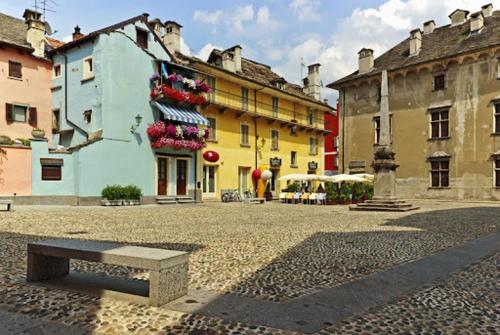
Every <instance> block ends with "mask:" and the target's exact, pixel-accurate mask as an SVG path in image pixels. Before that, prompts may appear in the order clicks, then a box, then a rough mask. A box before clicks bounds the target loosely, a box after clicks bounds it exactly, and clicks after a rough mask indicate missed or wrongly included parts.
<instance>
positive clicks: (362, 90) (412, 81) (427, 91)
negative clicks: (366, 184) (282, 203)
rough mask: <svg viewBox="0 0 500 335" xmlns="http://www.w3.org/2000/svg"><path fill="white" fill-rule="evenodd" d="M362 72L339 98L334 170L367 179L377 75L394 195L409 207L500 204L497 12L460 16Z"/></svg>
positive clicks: (369, 59)
mask: <svg viewBox="0 0 500 335" xmlns="http://www.w3.org/2000/svg"><path fill="white" fill-rule="evenodd" d="M450 20H451V22H450V24H448V25H446V26H443V27H436V26H435V23H434V21H429V22H426V23H424V26H423V30H420V29H415V30H413V31H411V32H410V36H409V38H407V39H406V40H404V41H402V42H401V43H399V44H397V45H396V46H394V47H393V48H392V49H390V50H389V51H387V52H386V53H384V54H383V55H381V56H380V57H378V58H377V59H374V58H373V50H370V49H362V50H361V51H360V52H359V69H358V71H356V72H354V73H352V74H351V75H348V76H347V77H345V78H342V79H340V80H337V81H335V82H333V83H331V84H329V85H328V87H330V88H333V89H336V90H338V91H339V106H340V108H339V110H340V113H341V114H340V127H341V133H340V136H339V138H340V141H341V145H340V147H341V148H342V152H341V153H340V157H339V158H340V170H341V171H342V170H343V172H345V173H349V172H351V173H352V172H361V171H366V172H372V171H373V169H372V168H371V162H372V160H373V150H374V146H377V142H378V137H379V135H380V119H379V115H378V114H379V110H380V102H379V101H380V78H381V71H382V70H387V71H388V75H389V108H390V112H391V136H392V144H393V149H394V151H395V152H396V161H397V163H398V164H399V165H400V167H399V168H398V170H397V192H398V196H400V197H407V198H449V199H485V200H486V199H488V200H491V199H495V200H500V11H493V7H492V6H491V5H486V6H483V7H482V9H481V10H480V11H478V12H476V13H473V14H471V15H469V12H467V11H464V10H456V11H454V12H453V13H452V14H451V15H450Z"/></svg>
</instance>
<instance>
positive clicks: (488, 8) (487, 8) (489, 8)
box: [481, 3, 493, 17]
mask: <svg viewBox="0 0 500 335" xmlns="http://www.w3.org/2000/svg"><path fill="white" fill-rule="evenodd" d="M481 12H483V16H484V17H488V16H491V15H492V14H493V4H491V3H489V4H487V5H484V6H482V7H481Z"/></svg>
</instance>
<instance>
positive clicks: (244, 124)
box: [240, 122, 250, 147]
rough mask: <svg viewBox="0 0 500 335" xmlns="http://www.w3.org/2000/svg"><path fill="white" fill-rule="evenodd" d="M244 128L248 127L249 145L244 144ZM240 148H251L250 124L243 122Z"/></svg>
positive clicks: (241, 124)
mask: <svg viewBox="0 0 500 335" xmlns="http://www.w3.org/2000/svg"><path fill="white" fill-rule="evenodd" d="M243 126H246V127H247V128H248V135H247V138H248V143H244V142H243V131H242V130H243ZM240 146H242V147H249V146H250V124H248V123H245V122H242V123H240Z"/></svg>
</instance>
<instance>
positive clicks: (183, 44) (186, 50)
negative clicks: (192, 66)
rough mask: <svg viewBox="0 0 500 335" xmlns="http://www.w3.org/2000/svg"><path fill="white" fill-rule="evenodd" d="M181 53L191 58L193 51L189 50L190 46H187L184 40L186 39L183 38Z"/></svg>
mask: <svg viewBox="0 0 500 335" xmlns="http://www.w3.org/2000/svg"><path fill="white" fill-rule="evenodd" d="M181 52H182V53H183V54H185V55H188V56H191V49H190V48H189V45H187V43H186V41H185V40H184V37H182V36H181Z"/></svg>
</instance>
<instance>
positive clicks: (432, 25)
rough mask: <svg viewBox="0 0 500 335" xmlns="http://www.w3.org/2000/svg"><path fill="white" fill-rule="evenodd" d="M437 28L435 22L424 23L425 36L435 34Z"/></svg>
mask: <svg viewBox="0 0 500 335" xmlns="http://www.w3.org/2000/svg"><path fill="white" fill-rule="evenodd" d="M435 28H436V22H434V20H430V21H427V22H425V23H424V35H425V34H431V33H433V32H434V29H435Z"/></svg>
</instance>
